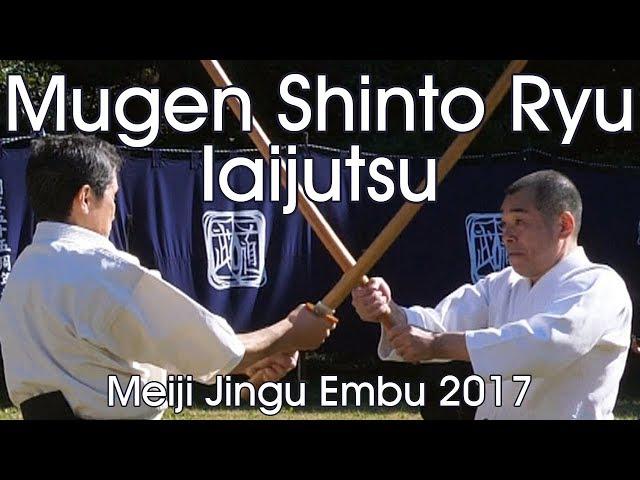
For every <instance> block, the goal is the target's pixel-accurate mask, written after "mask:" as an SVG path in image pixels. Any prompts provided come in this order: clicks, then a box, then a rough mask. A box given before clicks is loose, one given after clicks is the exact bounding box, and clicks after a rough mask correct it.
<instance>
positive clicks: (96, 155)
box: [26, 134, 122, 222]
mask: <svg viewBox="0 0 640 480" xmlns="http://www.w3.org/2000/svg"><path fill="white" fill-rule="evenodd" d="M121 166H122V158H121V157H120V155H119V154H118V151H117V150H116V148H115V147H114V146H113V145H111V144H109V143H107V142H105V141H104V140H100V139H99V138H96V137H94V136H86V135H82V134H73V135H60V136H56V135H51V136H46V137H43V138H38V139H35V140H33V141H32V142H31V156H30V157H29V162H28V164H27V176H26V181H27V194H28V196H29V201H30V203H31V207H32V208H33V211H34V213H35V216H36V219H37V220H38V221H41V220H49V221H58V222H64V221H66V220H67V218H68V217H69V214H70V213H71V205H72V203H73V198H74V197H75V195H76V194H77V193H78V191H79V190H80V188H82V186H83V185H89V186H90V187H91V190H92V191H93V193H95V195H96V196H97V197H98V198H102V196H103V195H104V192H105V189H106V188H107V186H108V185H109V184H110V183H111V181H112V180H113V177H114V176H115V175H117V174H118V172H119V170H120V167H121Z"/></svg>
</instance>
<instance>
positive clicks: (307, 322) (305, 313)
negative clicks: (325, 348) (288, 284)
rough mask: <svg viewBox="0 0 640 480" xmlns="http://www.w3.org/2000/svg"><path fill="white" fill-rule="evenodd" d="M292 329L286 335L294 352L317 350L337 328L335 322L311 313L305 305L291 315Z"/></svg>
mask: <svg viewBox="0 0 640 480" xmlns="http://www.w3.org/2000/svg"><path fill="white" fill-rule="evenodd" d="M287 320H288V321H289V322H291V329H290V330H289V331H288V332H287V333H286V334H285V337H286V342H287V344H288V345H290V346H291V347H292V349H293V350H301V351H304V350H315V349H316V348H318V347H320V345H322V344H323V343H324V341H325V340H326V339H327V338H328V337H329V335H330V334H331V330H333V329H334V328H336V324H335V322H331V321H329V320H327V319H326V318H322V317H319V316H317V315H316V314H314V313H313V312H310V311H309V310H308V309H307V308H306V306H305V305H298V307H297V308H296V309H295V310H293V311H292V312H291V313H289V315H287Z"/></svg>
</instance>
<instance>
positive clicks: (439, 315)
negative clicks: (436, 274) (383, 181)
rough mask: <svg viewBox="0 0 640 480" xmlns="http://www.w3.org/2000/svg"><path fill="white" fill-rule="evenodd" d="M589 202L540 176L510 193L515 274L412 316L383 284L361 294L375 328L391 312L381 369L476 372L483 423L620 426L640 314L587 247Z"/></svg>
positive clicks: (507, 241)
mask: <svg viewBox="0 0 640 480" xmlns="http://www.w3.org/2000/svg"><path fill="white" fill-rule="evenodd" d="M581 219H582V201H581V198H580V194H579V192H578V190H577V189H576V187H575V186H574V185H573V183H572V182H571V181H570V180H569V179H568V178H567V177H565V176H564V175H562V174H560V173H558V172H555V171H551V170H546V171H540V172H535V173H532V174H530V175H527V176H525V177H523V178H521V179H519V180H518V181H516V182H515V183H513V184H512V185H511V186H509V188H507V190H506V196H505V199H504V201H503V203H502V225H503V233H502V238H503V242H504V245H505V248H506V250H507V253H508V256H509V261H510V263H511V266H510V267H508V268H505V269H504V270H502V271H500V272H495V273H492V274H490V275H488V276H487V277H485V278H484V279H482V280H480V281H479V282H478V283H476V284H475V285H464V286H462V287H460V288H458V289H457V290H455V291H454V292H453V293H451V294H450V295H448V296H447V297H446V298H445V299H443V300H442V301H441V302H440V303H439V304H438V305H437V306H436V307H435V308H423V307H417V306H416V307H411V308H402V307H399V306H398V305H396V304H395V303H394V302H393V301H392V299H391V291H390V288H389V286H388V285H387V284H386V283H385V282H384V280H383V279H381V278H373V279H371V280H370V281H369V284H368V285H367V286H365V287H359V288H357V289H355V290H354V291H353V305H354V306H355V308H356V310H357V312H358V314H359V315H360V317H361V318H362V319H363V320H365V321H373V322H376V321H378V319H379V318H380V316H381V315H382V314H391V316H392V319H393V321H394V324H395V327H394V328H392V329H391V330H389V331H388V332H387V331H384V329H383V330H382V336H381V339H380V344H379V346H378V353H379V355H380V357H381V358H382V359H383V360H394V361H405V362H410V363H419V362H425V361H449V360H460V361H467V362H471V365H472V367H473V370H474V372H475V374H476V375H479V376H480V377H482V379H483V380H484V384H482V385H481V388H480V391H481V393H484V395H482V398H483V401H482V404H481V405H479V407H478V410H477V412H476V418H477V419H611V418H613V408H614V406H615V403H616V398H617V395H618V388H619V384H620V379H621V377H622V373H623V371H624V368H625V363H626V359H627V354H628V350H629V339H630V334H631V314H632V306H631V299H630V297H629V293H628V292H627V288H626V285H625V283H624V281H623V280H622V278H620V276H619V275H618V274H617V273H616V272H615V271H614V270H612V269H611V268H609V267H607V266H605V265H599V264H594V263H591V262H590V261H589V259H588V258H587V256H586V255H585V252H584V250H583V248H582V247H580V246H578V232H579V230H580V224H581Z"/></svg>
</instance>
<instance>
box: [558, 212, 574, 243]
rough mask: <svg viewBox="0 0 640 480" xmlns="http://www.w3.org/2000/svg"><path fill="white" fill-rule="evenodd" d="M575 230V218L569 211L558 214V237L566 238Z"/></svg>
mask: <svg viewBox="0 0 640 480" xmlns="http://www.w3.org/2000/svg"><path fill="white" fill-rule="evenodd" d="M575 231H576V219H575V217H574V216H573V214H572V213H571V212H569V211H566V212H562V213H561V214H560V238H568V237H570V236H571V235H573V233H574V232H575Z"/></svg>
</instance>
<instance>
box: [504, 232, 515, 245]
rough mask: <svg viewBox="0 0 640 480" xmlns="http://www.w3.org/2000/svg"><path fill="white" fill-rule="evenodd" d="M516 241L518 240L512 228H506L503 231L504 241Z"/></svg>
mask: <svg viewBox="0 0 640 480" xmlns="http://www.w3.org/2000/svg"><path fill="white" fill-rule="evenodd" d="M515 241H516V237H515V236H514V235H513V233H511V231H510V230H507V229H506V228H505V229H504V231H503V232H502V242H503V243H505V244H507V243H513V242H515Z"/></svg>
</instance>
